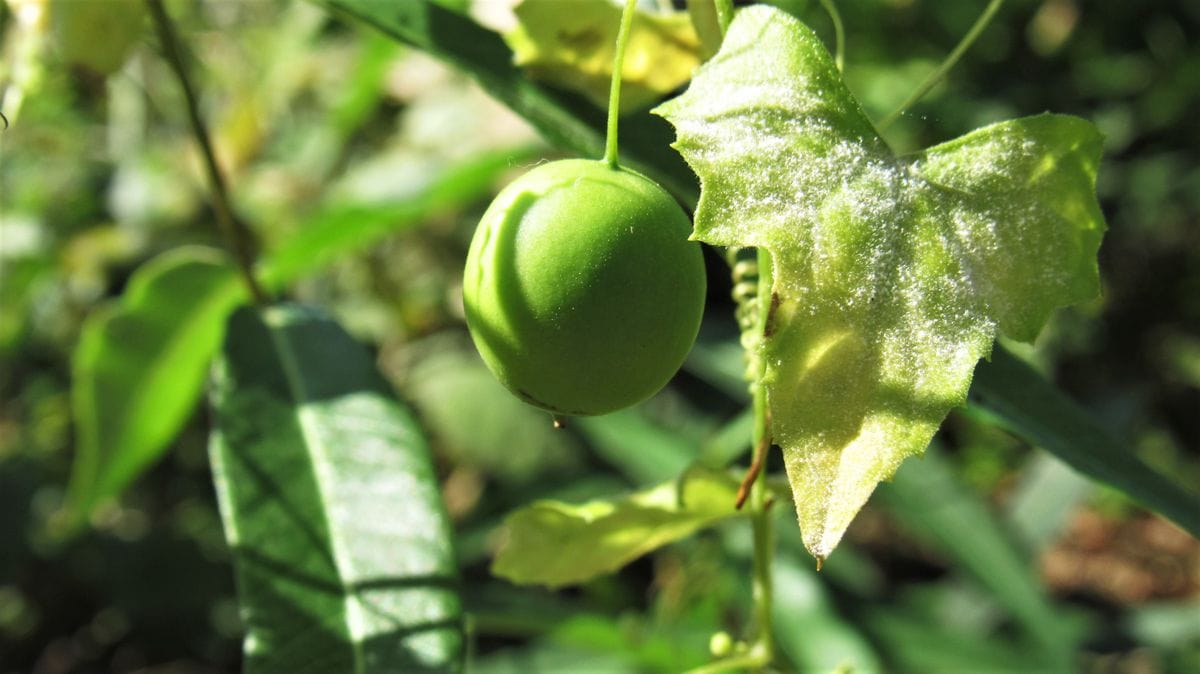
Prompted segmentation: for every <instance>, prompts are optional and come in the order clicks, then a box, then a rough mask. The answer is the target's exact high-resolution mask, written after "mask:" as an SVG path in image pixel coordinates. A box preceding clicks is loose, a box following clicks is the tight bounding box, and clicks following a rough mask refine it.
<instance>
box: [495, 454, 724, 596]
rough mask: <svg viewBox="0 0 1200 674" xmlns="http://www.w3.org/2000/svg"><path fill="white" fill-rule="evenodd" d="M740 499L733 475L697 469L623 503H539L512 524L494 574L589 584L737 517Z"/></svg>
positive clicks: (519, 579)
mask: <svg viewBox="0 0 1200 674" xmlns="http://www.w3.org/2000/svg"><path fill="white" fill-rule="evenodd" d="M736 494H737V482H736V480H734V479H733V478H732V477H731V476H729V475H728V474H727V473H724V472H720V471H713V470H709V469H702V468H693V469H691V470H689V471H688V472H686V473H684V474H683V476H682V477H680V478H679V479H677V480H672V481H670V482H667V483H664V484H661V485H658V486H657V487H654V488H652V489H649V490H646V491H642V492H638V493H636V494H633V495H630V496H627V497H625V498H621V499H616V500H599V501H591V502H588V503H583V504H579V505H572V504H568V503H561V502H558V501H539V502H537V503H534V504H533V505H530V506H528V507H525V508H522V509H520V510H518V511H517V512H515V513H513V514H512V515H511V516H509V518H508V520H507V521H506V522H505V536H506V538H505V542H504V544H503V547H501V548H500V552H499V554H498V555H497V556H496V560H495V562H494V563H493V564H492V572H493V573H495V574H496V575H498V576H501V577H504V578H507V579H509V580H511V581H513V582H514V583H521V584H538V585H547V586H549V587H561V586H563V585H572V584H575V583H582V582H584V581H587V580H590V579H592V578H595V577H596V576H599V575H602V574H605V573H612V572H613V571H616V570H617V569H619V568H621V567H622V566H624V565H625V564H627V563H629V562H631V561H633V560H634V559H636V558H638V557H640V556H642V555H644V554H646V553H647V552H650V551H652V550H654V549H655V548H659V547H661V546H663V545H666V544H667V543H671V542H673V541H676V540H679V539H681V538H684V537H686V536H690V535H691V534H693V533H695V532H696V531H697V530H698V529H701V528H703V527H706V526H709V525H711V524H714V523H716V522H719V521H720V520H722V519H724V518H726V517H732V516H734V515H736V514H737V513H738V511H737V510H736V509H735V508H734V505H733V504H734V498H735V496H736Z"/></svg>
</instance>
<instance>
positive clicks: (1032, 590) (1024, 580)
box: [879, 447, 1074, 663]
mask: <svg viewBox="0 0 1200 674" xmlns="http://www.w3.org/2000/svg"><path fill="white" fill-rule="evenodd" d="M879 495H880V497H881V498H882V500H883V501H884V503H886V504H887V506H888V508H889V510H890V511H891V512H892V513H893V514H894V515H895V516H896V517H897V518H899V519H900V521H901V522H903V523H904V524H905V525H907V527H908V528H909V529H911V530H912V531H913V532H914V533H916V534H918V535H919V536H920V537H921V538H924V539H926V540H929V541H931V542H933V543H934V544H935V545H936V546H937V547H938V549H939V550H941V551H942V552H944V553H945V554H946V555H948V556H949V557H950V558H951V559H952V560H953V561H954V563H955V566H956V567H958V568H961V569H962V570H964V571H966V572H967V573H970V574H971V575H972V576H974V577H975V579H976V580H978V581H979V582H980V583H981V584H982V585H983V586H984V587H986V588H988V589H989V590H991V592H992V594H993V595H994V596H995V597H996V600H997V601H998V602H1000V603H1001V604H1002V605H1003V606H1005V607H1006V608H1007V609H1008V610H1009V611H1010V612H1011V613H1012V615H1013V616H1014V617H1016V618H1017V620H1018V621H1019V622H1020V624H1021V625H1022V627H1023V629H1024V630H1025V632H1026V633H1027V634H1028V635H1029V636H1030V637H1031V638H1033V639H1035V640H1037V641H1038V642H1039V643H1040V644H1041V646H1042V647H1043V649H1044V650H1045V651H1046V653H1047V654H1048V655H1050V656H1051V657H1053V658H1055V660H1056V661H1057V662H1060V663H1066V662H1069V661H1070V659H1071V657H1072V653H1073V650H1074V646H1073V644H1072V640H1071V639H1070V638H1069V636H1068V635H1067V634H1066V633H1065V632H1064V630H1062V629H1060V626H1061V622H1060V616H1059V615H1058V613H1057V611H1056V610H1055V609H1054V607H1053V605H1052V604H1051V603H1050V601H1049V600H1048V599H1047V598H1046V596H1045V594H1044V593H1043V592H1042V589H1041V586H1040V584H1039V583H1038V580H1037V578H1036V577H1035V575H1034V573H1033V571H1032V569H1031V568H1030V563H1029V562H1028V561H1027V560H1026V559H1024V558H1023V557H1022V556H1021V554H1020V552H1019V551H1018V550H1017V548H1016V547H1015V546H1014V545H1013V543H1012V541H1011V540H1010V539H1009V537H1008V535H1007V534H1006V533H1005V531H1004V530H1003V529H1002V528H1001V527H1000V524H999V523H998V522H997V521H996V519H995V518H994V517H993V516H992V515H991V513H990V512H989V511H988V509H987V506H986V505H985V504H984V503H983V501H981V500H980V499H979V497H978V496H977V495H975V493H974V492H972V491H970V490H969V489H967V488H965V487H964V486H963V485H962V484H960V483H959V482H958V481H957V480H956V479H955V477H954V475H953V474H952V473H951V472H950V468H949V466H948V465H946V463H945V461H944V460H943V459H942V457H941V454H940V453H939V452H937V451H935V449H934V448H933V447H931V448H930V449H929V450H927V451H926V452H925V456H924V458H923V459H922V460H921V461H920V462H916V463H913V462H909V463H907V464H905V465H904V466H902V467H901V468H900V470H898V471H897V472H896V475H895V477H894V478H893V481H892V482H891V484H888V485H885V486H884V487H882V488H881V489H880V490H879Z"/></svg>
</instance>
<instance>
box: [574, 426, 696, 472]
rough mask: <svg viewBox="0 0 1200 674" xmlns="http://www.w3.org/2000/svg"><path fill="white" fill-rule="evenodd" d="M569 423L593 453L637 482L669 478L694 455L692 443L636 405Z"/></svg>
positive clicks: (689, 461)
mask: <svg viewBox="0 0 1200 674" xmlns="http://www.w3.org/2000/svg"><path fill="white" fill-rule="evenodd" d="M570 423H571V424H572V425H573V426H577V427H578V428H579V429H580V430H581V431H582V432H583V435H584V436H585V437H586V438H587V439H588V440H589V441H591V443H592V448H593V449H594V450H595V451H596V453H598V454H599V455H600V456H601V457H602V458H603V459H604V460H605V461H607V462H609V463H610V464H612V465H613V466H614V467H615V468H617V469H618V470H620V472H621V473H623V474H624V475H625V476H626V477H628V478H629V479H630V480H632V481H633V482H634V483H635V484H638V485H646V484H654V483H656V482H662V481H663V480H669V479H671V478H672V477H674V476H676V475H679V474H680V473H682V472H683V471H684V470H686V469H687V467H688V466H689V465H691V463H692V462H693V461H694V460H695V458H696V448H695V447H694V446H693V445H692V444H691V443H689V442H687V441H686V440H683V439H682V438H681V437H680V435H679V434H678V433H676V432H675V431H674V430H672V429H669V428H664V427H663V426H660V425H659V424H656V423H654V422H652V421H650V420H649V419H647V418H646V417H645V416H643V415H642V413H641V411H640V410H639V409H638V408H634V409H626V410H621V411H619V412H614V413H612V414H605V415H603V416H599V417H579V418H576V419H572V420H571V421H570Z"/></svg>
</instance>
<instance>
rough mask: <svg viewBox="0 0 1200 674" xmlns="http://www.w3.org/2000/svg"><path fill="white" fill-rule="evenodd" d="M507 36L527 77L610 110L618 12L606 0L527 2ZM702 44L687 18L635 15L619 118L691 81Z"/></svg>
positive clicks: (520, 7) (680, 15) (674, 14)
mask: <svg viewBox="0 0 1200 674" xmlns="http://www.w3.org/2000/svg"><path fill="white" fill-rule="evenodd" d="M516 14H517V21H518V22H519V23H518V25H517V27H516V28H515V29H513V30H512V31H511V32H509V33H508V34H506V35H505V36H504V41H505V42H507V43H508V46H509V47H511V48H512V50H513V58H514V59H515V61H516V64H517V65H519V66H521V67H522V68H525V70H526V72H528V73H529V74H530V75H531V76H532V77H534V78H536V79H539V80H543V81H545V82H549V83H550V84H554V85H556V86H560V87H566V88H568V89H572V90H575V91H578V92H580V93H582V94H583V95H585V96H587V97H588V98H589V99H591V100H592V102H594V103H596V104H597V105H600V106H602V107H607V105H608V93H609V84H610V81H611V78H612V72H613V54H614V51H615V49H616V43H617V28H618V27H619V25H620V23H621V7H620V6H619V5H617V4H615V3H613V2H611V1H610V0H574V1H573V2H562V0H524V2H522V3H521V4H520V5H518V6H517V8H516ZM698 65H700V38H699V37H697V36H696V30H695V29H694V28H692V21H691V19H689V18H688V15H687V13H686V12H671V13H667V14H658V13H651V12H644V11H638V12H637V13H635V14H634V17H633V27H632V30H631V31H630V34H629V44H628V45H627V46H626V48H625V62H624V64H623V65H622V68H621V113H622V114H624V113H627V112H631V111H633V110H637V109H640V108H644V107H647V106H649V105H650V104H651V103H653V102H655V101H657V100H659V99H660V98H662V96H663V95H665V94H667V93H669V92H671V91H673V90H675V88H677V87H679V86H680V85H681V84H683V83H685V82H687V81H688V79H689V78H690V77H691V75H692V70H693V69H694V68H695V67H696V66H698Z"/></svg>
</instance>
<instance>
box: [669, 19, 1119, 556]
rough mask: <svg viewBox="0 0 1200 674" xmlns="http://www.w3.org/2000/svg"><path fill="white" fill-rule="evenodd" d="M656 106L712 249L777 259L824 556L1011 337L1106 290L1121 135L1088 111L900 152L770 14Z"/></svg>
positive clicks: (797, 457)
mask: <svg viewBox="0 0 1200 674" xmlns="http://www.w3.org/2000/svg"><path fill="white" fill-rule="evenodd" d="M656 112H659V113H660V114H662V115H664V116H666V117H667V119H668V120H669V121H670V122H671V123H672V124H674V125H675V127H676V130H677V132H678V140H677V141H676V143H675V147H676V148H678V149H679V151H680V152H681V153H682V154H683V155H684V158H685V159H686V160H687V161H688V163H689V164H690V165H691V166H692V168H693V169H694V170H695V171H696V172H697V174H698V175H699V176H700V177H701V179H702V183H703V191H702V196H701V201H700V204H699V206H698V207H697V210H696V222H695V232H694V234H693V236H694V238H697V239H699V240H701V241H704V242H706V243H709V244H713V245H726V246H741V247H750V246H753V247H759V248H766V249H767V250H769V251H770V253H771V259H772V261H773V263H774V272H775V273H774V285H773V286H772V288H771V289H770V290H771V300H772V301H771V305H772V306H771V308H772V313H771V315H770V318H769V326H768V328H767V330H766V334H765V335H764V337H763V342H762V345H761V350H762V360H763V361H764V363H765V364H766V371H765V373H764V375H763V382H762V384H764V385H765V386H766V388H767V390H768V393H769V395H768V398H769V404H770V411H771V417H772V429H773V435H774V439H775V440H776V441H777V442H778V444H779V445H780V446H782V447H783V452H784V457H785V464H786V466H787V472H788V477H789V478H790V480H791V482H792V490H793V494H794V497H795V499H796V510H797V513H798V515H799V520H800V529H801V532H802V534H803V536H804V541H805V544H806V545H807V546H808V548H809V550H811V551H812V553H813V554H814V555H815V556H817V557H820V558H824V557H826V556H828V555H829V553H830V552H831V551H832V550H833V549H834V547H835V546H836V545H837V543H838V541H840V540H841V537H842V535H843V533H844V532H845V530H846V527H847V526H849V524H850V522H851V520H852V519H853V517H854V515H855V514H856V513H857V512H858V510H859V509H860V508H861V507H862V505H863V504H864V503H865V502H866V501H867V499H868V498H869V496H870V494H871V492H872V491H874V489H875V486H876V485H877V484H878V483H879V482H880V481H881V480H885V479H887V478H888V477H889V476H890V475H891V474H892V473H894V472H895V470H896V468H897V467H898V466H899V465H900V463H901V461H903V460H904V459H905V458H906V457H909V456H912V455H916V454H919V453H920V452H921V451H922V450H924V448H925V446H926V445H927V444H928V443H929V441H930V439H931V438H932V437H933V435H934V433H935V432H936V431H937V429H938V426H939V425H940V424H941V422H942V420H943V419H944V418H945V417H946V414H947V413H948V412H949V411H950V409H951V408H952V407H955V406H956V405H961V404H962V403H963V402H965V399H966V393H967V388H968V386H969V385H970V382H971V374H972V371H973V369H974V367H975V364H976V362H977V361H978V360H979V359H980V358H981V357H983V356H986V355H987V354H988V353H989V352H990V351H991V349H992V342H993V340H994V338H995V336H996V335H997V334H998V333H999V332H1004V333H1006V334H1009V335H1011V336H1013V337H1015V338H1018V339H1022V340H1026V341H1029V340H1032V339H1033V338H1034V337H1036V336H1037V334H1038V331H1039V330H1040V329H1041V327H1042V325H1043V324H1044V323H1045V321H1046V318H1047V316H1049V314H1050V312H1051V311H1052V310H1053V309H1054V308H1055V307H1058V306H1062V305H1064V304H1070V303H1072V302H1076V301H1079V300H1082V299H1087V298H1091V297H1093V296H1095V295H1096V293H1097V292H1098V288H1099V279H1098V271H1097V263H1096V251H1097V249H1098V247H1099V245H1100V238H1101V235H1102V233H1103V231H1104V228H1105V225H1104V220H1103V216H1102V215H1101V213H1100V209H1099V205H1098V204H1097V202H1096V196H1095V176H1096V165H1097V163H1098V161H1099V156H1100V150H1101V139H1100V135H1099V133H1098V132H1097V131H1096V130H1095V128H1094V127H1093V126H1092V125H1091V124H1090V123H1088V122H1086V121H1084V120H1082V119H1079V118H1074V117H1066V116H1061V115H1039V116H1036V117H1027V118H1024V119H1018V120H1012V121H1007V122H1001V123H999V124H993V125H991V126H988V127H985V128H982V129H978V130H975V131H973V132H971V133H968V134H967V135H965V136H962V137H960V138H958V139H956V140H952V141H950V142H947V143H943V144H941V145H937V146H935V147H932V148H930V149H928V150H925V151H923V152H921V153H919V154H916V155H912V156H905V157H897V156H895V155H894V154H893V153H892V151H891V149H890V148H889V147H888V146H887V144H886V143H885V142H884V141H883V140H882V139H881V138H880V136H879V135H878V133H877V132H876V130H875V128H874V126H873V125H872V123H871V121H870V120H869V119H868V118H867V117H866V115H865V114H864V113H863V111H862V108H861V107H860V105H859V103H858V101H857V100H855V98H854V97H853V95H852V94H851V93H850V91H849V90H848V89H847V88H846V85H845V84H844V83H843V81H842V79H841V77H840V75H839V73H838V71H837V69H836V68H835V66H834V63H833V59H832V57H831V56H830V55H829V53H828V52H827V51H826V50H825V47H824V46H823V45H822V44H821V42H820V41H819V40H818V39H817V37H816V35H815V34H813V32H812V31H811V30H809V29H808V28H807V27H806V26H804V24H802V23H800V22H799V21H798V20H796V19H794V18H793V17H791V16H789V15H788V14H787V13H785V12H783V11H780V10H777V9H774V8H769V7H761V6H756V7H749V8H746V9H744V10H742V11H741V12H739V13H738V15H737V17H736V18H735V19H734V21H733V23H732V24H731V26H730V28H729V31H728V33H727V34H726V36H725V41H724V43H723V44H722V47H721V51H719V52H718V53H717V55H716V56H715V57H713V59H712V60H710V61H709V62H708V63H706V64H705V65H704V67H702V68H701V69H700V70H699V71H698V72H697V74H696V77H695V79H693V80H692V83H691V84H690V85H689V87H688V89H687V91H686V92H685V93H684V94H682V95H681V96H679V97H677V98H674V99H672V100H670V101H667V102H666V103H664V104H663V105H661V106H659V107H658V108H657V109H656ZM781 157H783V158H784V159H783V160H781V159H780V158H781Z"/></svg>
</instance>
